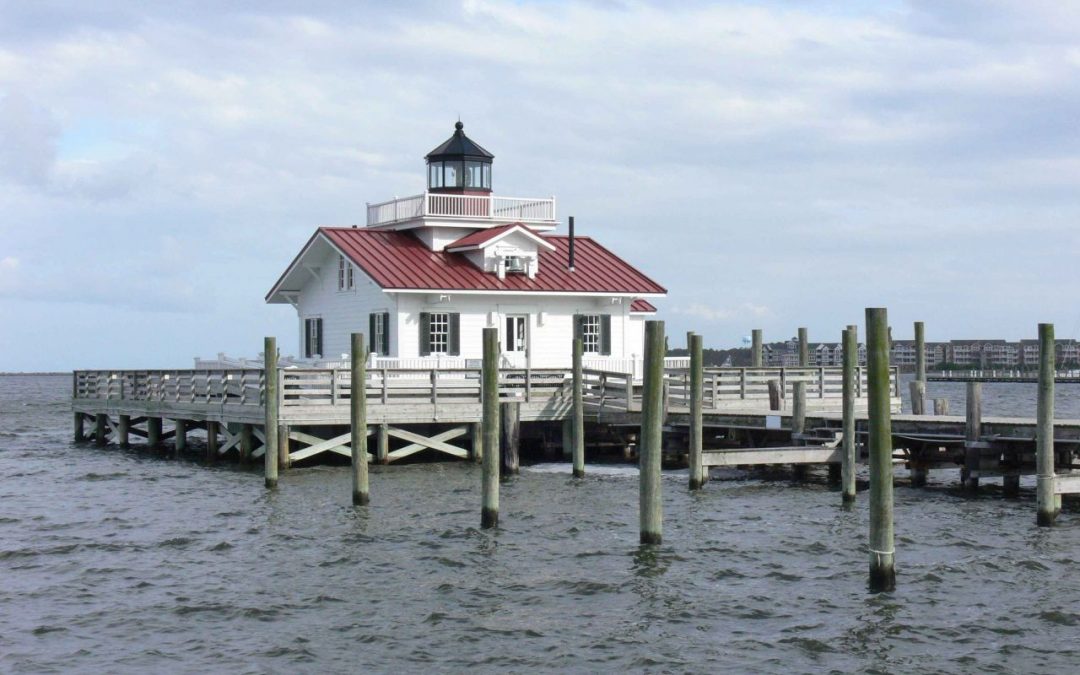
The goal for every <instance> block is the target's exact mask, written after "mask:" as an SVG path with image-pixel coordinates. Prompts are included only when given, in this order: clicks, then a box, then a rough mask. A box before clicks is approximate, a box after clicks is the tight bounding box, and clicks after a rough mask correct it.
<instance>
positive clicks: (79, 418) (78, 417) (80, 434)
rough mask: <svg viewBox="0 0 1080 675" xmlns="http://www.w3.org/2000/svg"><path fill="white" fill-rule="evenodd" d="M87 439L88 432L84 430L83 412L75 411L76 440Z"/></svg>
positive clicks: (79, 441) (77, 441)
mask: <svg viewBox="0 0 1080 675" xmlns="http://www.w3.org/2000/svg"><path fill="white" fill-rule="evenodd" d="M85 440H86V432H85V431H83V414H82V413H81V412H77V413H75V442H76V443H82V442H83V441H85Z"/></svg>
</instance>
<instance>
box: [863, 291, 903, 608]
mask: <svg viewBox="0 0 1080 675" xmlns="http://www.w3.org/2000/svg"><path fill="white" fill-rule="evenodd" d="M866 369H867V388H868V389H869V391H868V392H867V393H868V399H869V400H868V403H867V412H868V413H869V414H868V417H869V437H870V589H871V590H872V591H888V590H892V589H894V588H896V568H895V554H896V551H895V548H894V547H893V479H892V419H891V412H890V408H889V406H890V393H891V392H890V389H891V387H890V383H889V320H888V314H887V312H886V310H885V309H884V308H881V307H871V308H867V310H866Z"/></svg>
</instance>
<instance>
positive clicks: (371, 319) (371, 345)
mask: <svg viewBox="0 0 1080 675" xmlns="http://www.w3.org/2000/svg"><path fill="white" fill-rule="evenodd" d="M367 329H368V350H369V351H373V352H377V353H378V354H381V355H382V356H386V353H385V352H383V350H382V349H381V348H380V347H379V345H378V344H376V342H375V340H376V339H377V338H376V337H375V315H374V314H368V316H367Z"/></svg>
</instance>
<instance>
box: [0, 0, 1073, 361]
mask: <svg viewBox="0 0 1080 675" xmlns="http://www.w3.org/2000/svg"><path fill="white" fill-rule="evenodd" d="M225 5H228V9H222V6H225ZM459 116H460V119H461V120H462V121H463V122H464V123H465V130H466V132H467V133H468V134H469V135H470V137H471V138H473V139H474V140H476V141H477V142H479V143H480V144H481V145H483V146H484V147H486V148H487V149H488V150H490V151H491V152H493V153H494V154H495V163H494V171H493V174H494V184H495V191H496V193H497V194H502V195H507V196H548V195H556V196H557V198H558V212H559V217H560V219H561V220H562V221H563V224H564V225H565V218H566V217H567V216H569V215H573V216H575V218H576V222H577V229H578V231H579V233H581V234H587V235H590V236H593V237H596V238H597V239H598V240H599V241H601V242H602V243H604V244H605V245H607V246H608V247H610V248H612V249H613V250H614V251H616V252H617V253H618V254H620V255H622V256H623V257H625V258H626V259H628V260H629V261H631V262H632V263H633V264H635V265H636V266H638V267H639V268H640V269H642V270H643V271H645V272H646V273H647V274H649V275H650V276H652V277H653V278H654V279H656V280H657V281H659V282H660V283H661V284H663V285H664V286H666V287H667V289H668V290H669V296H668V297H667V298H665V299H663V300H662V301H660V302H657V303H656V304H658V306H659V307H660V310H661V313H660V317H659V318H662V319H664V320H665V321H666V322H667V330H668V333H669V334H671V335H673V336H681V335H683V334H684V333H685V331H687V330H690V329H693V330H696V331H697V332H699V333H702V334H703V336H704V341H705V344H706V346H709V347H728V346H734V345H738V344H739V343H740V342H741V340H742V338H743V336H745V335H749V333H750V330H751V329H752V328H762V329H763V330H764V333H765V336H766V340H772V339H776V340H779V339H785V338H788V337H790V336H792V335H794V334H795V332H796V329H797V327H799V326H806V327H808V328H809V332H810V338H811V340H812V341H818V340H828V341H835V340H838V339H839V335H840V331H841V329H842V328H843V327H844V326H845V325H847V324H850V323H858V324H860V325H861V324H862V323H863V322H862V318H863V310H864V308H866V307H887V308H888V310H889V319H890V323H891V324H892V325H893V327H894V329H893V330H894V336H895V337H897V338H905V337H910V336H911V332H912V329H911V323H912V322H913V321H916V320H922V321H925V322H926V326H927V339H929V340H945V339H950V338H972V337H1000V338H1007V339H1019V338H1021V337H1034V336H1035V334H1036V324H1037V323H1039V322H1045V321H1048V322H1054V323H1055V324H1056V325H1057V333H1058V336H1059V337H1080V303H1078V302H1077V301H1076V295H1077V288H1078V282H1080V271H1078V267H1080V265H1078V262H1077V259H1076V258H1077V252H1078V251H1080V228H1078V227H1077V224H1078V216H1080V191H1078V187H1080V124H1078V121H1080V3H1071V2H1058V1H1057V0H1015V1H1013V0H958V1H956V2H939V1H936V0H908V1H900V0H896V1H893V2H869V1H867V2H795V1H789V2H784V1H774V2H768V1H764V0H762V1H758V2H749V1H745V2H710V3H695V2H686V3H649V2H616V1H606V2H605V1H596V2H557V1H552V2H524V1H519V2H503V1H498V0H465V1H464V2H456V3H455V2H445V1H444V2H418V3H407V2H393V3H390V2H388V3H358V2H326V1H321V0H308V1H307V2H303V3H287V2H280V1H274V0H271V1H267V0H262V1H254V0H251V1H247V2H232V3H220V2H216V1H214V2H209V1H207V2H183V1H176V2H171V3H144V2H121V1H119V0H95V2H93V3H73V2H54V1H52V0H38V1H35V2H24V1H21V0H11V1H9V0H0V371H18V370H68V369H73V368H138V367H190V364H191V359H192V358H193V357H195V356H204V357H206V356H213V355H215V354H217V353H218V352H224V353H227V354H230V355H246V356H254V355H256V354H257V353H258V352H259V351H260V349H261V345H262V338H263V336H265V335H276V336H278V337H279V342H280V344H281V345H282V350H283V353H295V350H296V348H297V345H296V344H295V343H296V339H297V338H296V333H297V331H296V329H295V325H296V324H295V315H294V312H293V310H292V309H291V308H290V307H288V306H287V305H286V306H281V305H272V306H271V305H266V304H264V302H263V297H264V295H265V294H266V292H267V291H268V290H269V288H270V286H271V285H272V284H273V283H274V281H275V280H276V279H277V277H278V275H279V274H280V273H281V272H282V271H283V270H284V268H285V267H286V266H287V265H288V263H289V262H290V261H291V259H292V258H293V256H294V255H295V254H296V253H297V251H298V250H299V248H300V247H301V246H302V245H303V243H304V242H305V241H306V240H307V238H308V237H309V236H310V234H311V232H312V231H313V230H314V228H315V227H316V226H320V225H351V224H361V225H362V224H363V223H364V220H365V204H366V203H367V202H378V201H383V200H385V199H389V198H391V197H393V196H395V195H408V194H415V193H418V192H421V191H422V190H423V187H424V164H423V156H424V155H425V154H426V153H427V152H428V151H429V150H431V149H432V148H434V147H435V146H436V145H438V144H439V143H441V142H442V141H443V140H445V139H446V138H447V137H448V136H449V135H450V133H451V132H452V130H453V123H454V122H455V121H456V120H457V119H458V118H459ZM563 231H564V228H563ZM672 344H673V346H676V345H678V344H681V340H679V339H673V341H672Z"/></svg>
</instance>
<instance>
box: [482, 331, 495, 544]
mask: <svg viewBox="0 0 1080 675" xmlns="http://www.w3.org/2000/svg"><path fill="white" fill-rule="evenodd" d="M482 373H483V376H482V396H481V398H482V399H483V410H482V422H481V424H482V425H483V439H484V442H483V447H484V451H483V452H484V470H483V502H482V505H481V509H480V527H481V528H483V529H487V528H492V527H495V526H497V525H498V524H499V329H498V328H485V329H484V361H483V371H482Z"/></svg>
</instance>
